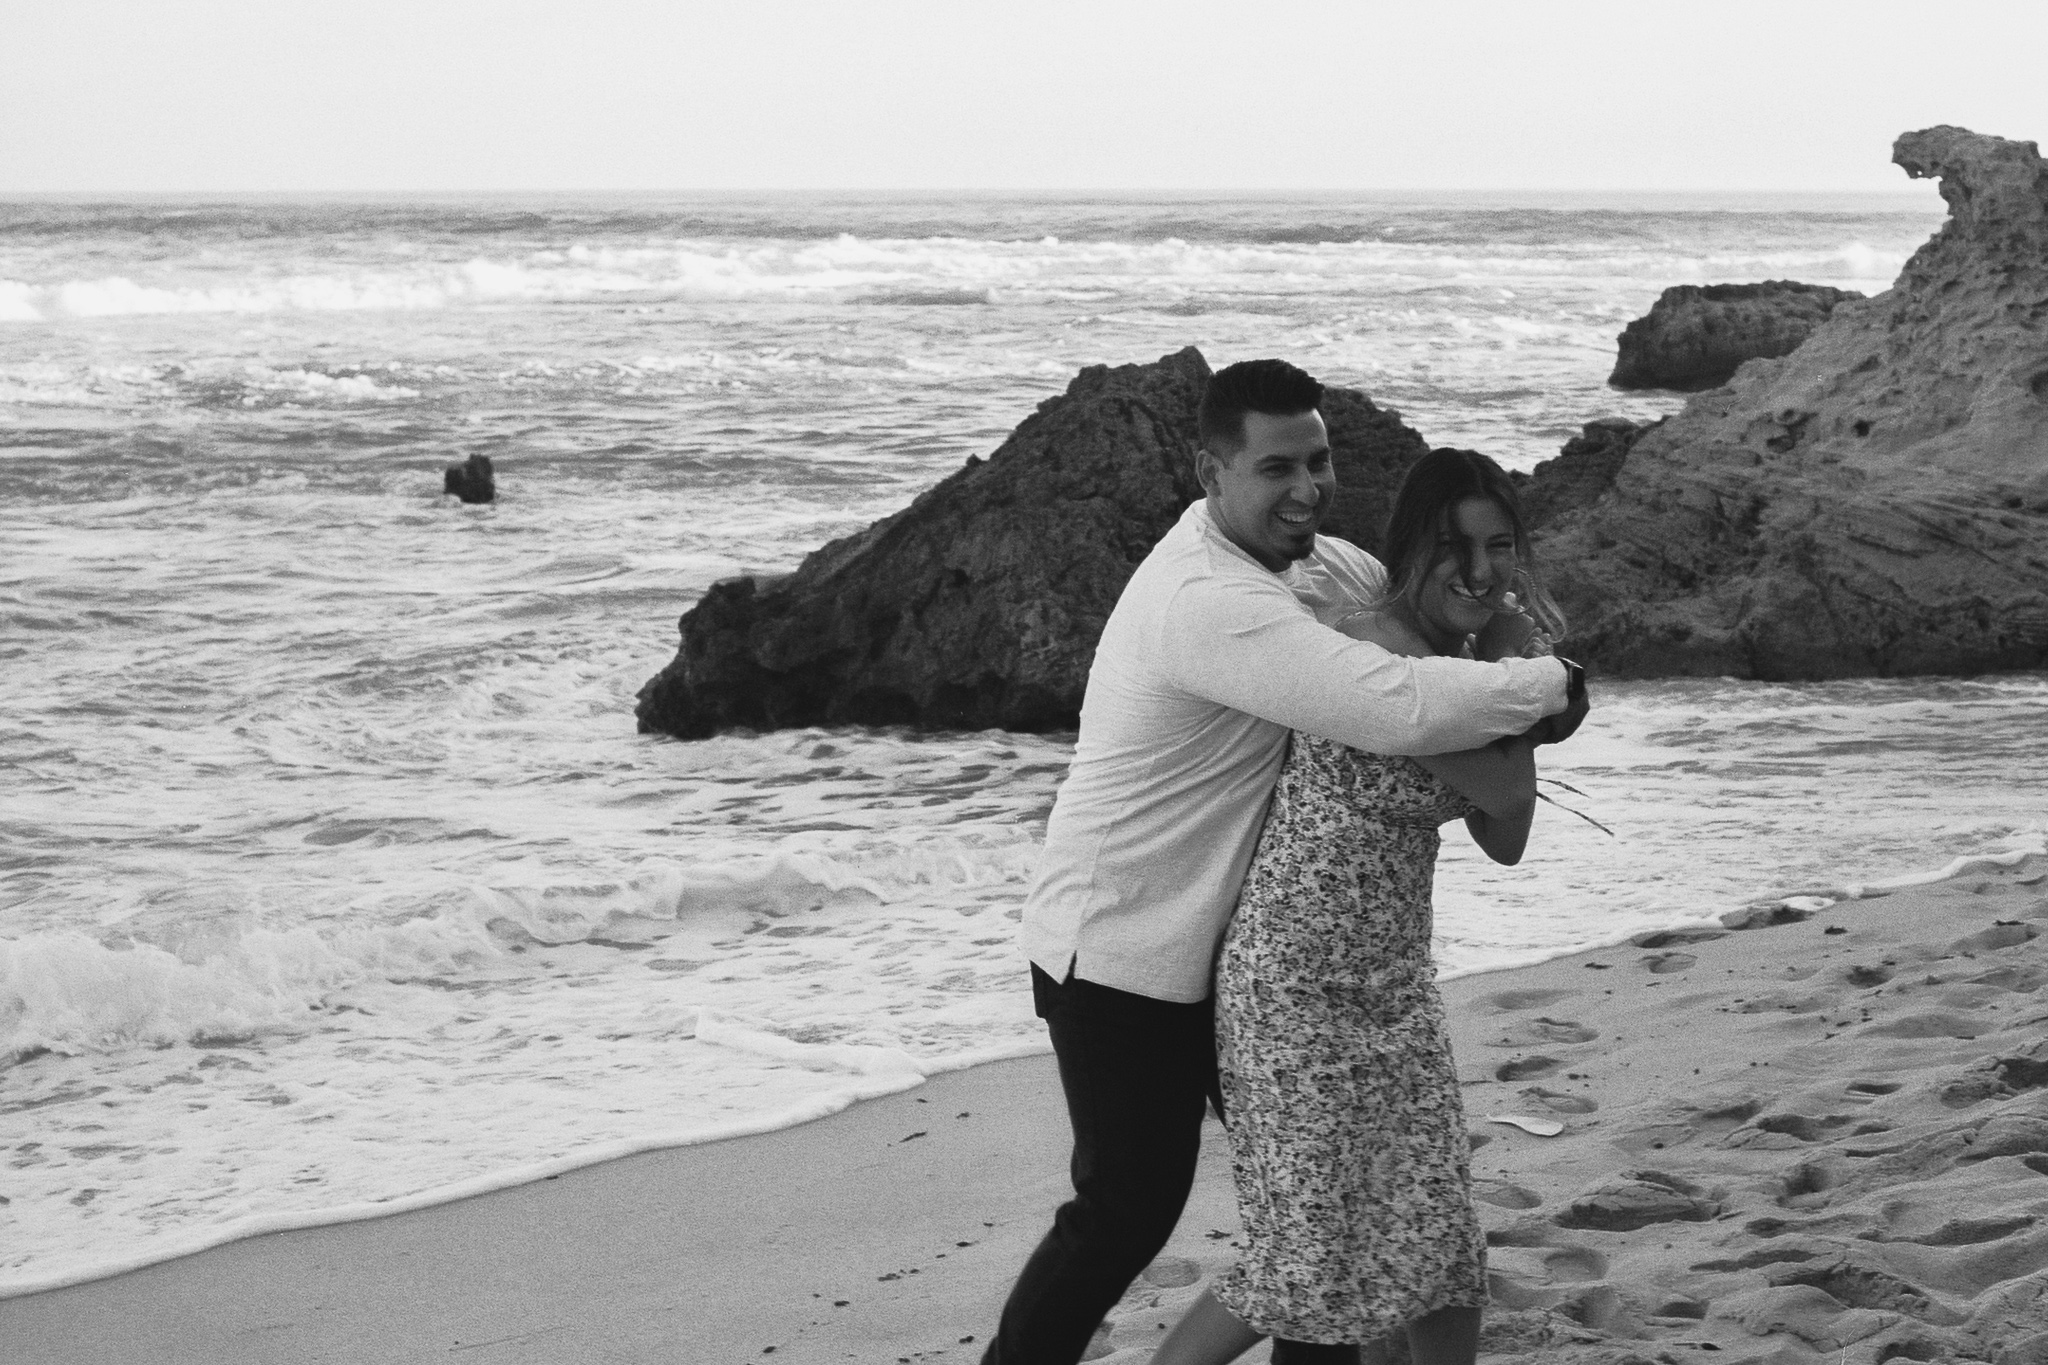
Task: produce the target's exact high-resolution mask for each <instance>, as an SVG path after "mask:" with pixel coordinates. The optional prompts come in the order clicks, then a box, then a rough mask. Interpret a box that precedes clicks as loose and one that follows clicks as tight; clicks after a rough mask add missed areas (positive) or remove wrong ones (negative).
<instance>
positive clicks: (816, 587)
mask: <svg viewBox="0 0 2048 1365" xmlns="http://www.w3.org/2000/svg"><path fill="white" fill-rule="evenodd" d="M1208 377H1209V366H1208V363H1207V362H1206V361H1205V360H1203V358H1202V355H1201V353H1200V352H1199V351H1196V350H1195V349H1194V348H1192V347H1190V348H1188V349H1186V350H1183V351H1181V352H1179V353H1178V354H1176V355H1170V356H1166V357H1163V358H1162V359H1160V360H1159V361H1157V362H1155V363H1153V364H1150V365H1123V366H1118V367H1117V368H1115V369H1111V368H1109V367H1107V366H1095V367H1092V368H1089V369H1086V370H1083V371H1082V372H1081V374H1080V375H1079V376H1078V377H1077V378H1076V379H1075V380H1074V381H1073V383H1072V384H1071V385H1069V386H1068V389H1067V391H1066V393H1065V394H1063V395H1061V396H1060V397H1058V398H1053V399H1050V400H1048V401H1047V402H1045V403H1044V404H1042V405H1041V406H1040V407H1039V409H1038V411H1037V412H1036V413H1034V414H1033V415H1032V416H1030V417H1029V418H1027V419H1025V421H1024V423H1023V424H1022V425H1020V426H1019V427H1018V428H1017V430H1016V431H1015V432H1014V433H1012V434H1011V436H1010V438H1009V439H1008V440H1007V441H1005V442H1004V443H1003V444H1002V446H1001V447H1000V448H999V449H998V450H997V451H996V452H995V453H994V454H993V455H991V456H990V457H989V458H988V459H986V460H982V459H978V458H976V459H970V460H968V462H967V465H966V467H965V468H964V469H961V470H960V471H958V472H957V473H955V474H953V475H952V476H950V477H949V478H947V479H945V480H944V481H943V482H941V483H939V484H938V485H937V486H936V487H934V488H932V489H930V490H929V491H927V492H926V493H924V494H922V495H921V496H919V497H918V498H917V500H916V501H915V502H913V503H912V504H911V505H910V506H909V507H907V508H905V509H904V510H903V511H901V512H898V513H896V514H895V515H893V516H891V517H888V518H886V519H884V520H882V521H879V522H876V523H875V524H874V525H873V526H870V527H868V528H867V529H866V530H865V531H862V532H860V533H858V534H857V535H853V536H849V537H847V538H845V539H843V540H837V541H834V542H833V543H831V544H830V545H827V546H825V547H824V548H823V549H821V550H818V551H817V552H816V553H814V554H812V555H810V556H809V557H808V558H806V559H805V560H804V562H803V563H802V565H800V566H799V567H798V568H797V570H796V572H794V573H792V574H789V575H786V576H784V577H781V578H775V579H766V580H763V579H754V578H742V579H733V580H729V581H727V582H724V583H719V584H715V585H714V586H713V587H712V588H711V590H710V591H709V592H707V593H706V594H705V595H704V597H703V599H702V600H701V601H699V602H698V603H697V605H696V606H695V607H694V608H692V609H691V610H690V611H689V612H688V613H687V614H685V615H684V617H683V618H682V622H681V631H682V646H681V648H680V649H679V650H678V651H677V653H676V657H675V659H674V661H673V662H671V663H670V664H669V666H668V667H667V668H665V669H663V670H662V671H661V672H660V673H659V674H658V675H656V676H655V677H654V678H653V679H652V680H650V681H649V682H648V683H647V685H646V686H645V687H643V688H642V689H641V691H640V702H639V707H638V712H637V714H638V716H639V723H640V728H641V730H642V731H643V732H645V731H661V732H665V733H668V734H672V735H677V736H681V737H684V738H696V737H700V736H704V735H709V734H712V733H715V732H716V731H718V730H722V729H727V728H730V727H734V726H746V727H749V728H754V729H772V728H777V727H783V726H793V725H823V724H834V723H846V722H851V723H857V724H910V725H919V726H927V727H942V728H961V729H980V728H985V727H991V726H993V727H1001V728H1004V729H1013V730H1047V729H1063V728H1070V727H1072V726H1073V725H1075V724H1076V723H1077V721H1078V718H1079V715H1080V707H1081V693H1082V690H1083V688H1084V687H1085V686H1086V684H1087V680H1088V665H1089V663H1090V661H1091V660H1092V659H1093V658H1094V655H1095V641H1096V638H1097V636H1099V635H1100V634H1101V632H1102V625H1103V622H1105V621H1106V620H1108V618H1109V612H1110V609H1111V608H1112V607H1114V606H1115V605H1116V599H1117V595H1118V594H1119V593H1120V592H1122V591H1123V586H1124V583H1125V581H1126V580H1127V579H1129V577H1130V576H1131V573H1132V571H1133V570H1135V569H1136V568H1137V566H1138V563H1139V561H1140V560H1142V559H1143V558H1144V557H1145V555H1146V553H1147V552H1148V551H1149V550H1150V549H1151V548H1152V545H1153V543H1154V542H1155V541H1157V540H1158V539H1159V537H1160V536H1161V535H1163V534H1165V532H1166V529H1167V528H1168V527H1169V526H1171V525H1172V524H1173V522H1174V519H1175V518H1176V517H1178V516H1179V515H1180V513H1181V510H1182V509H1183V508H1185V507H1186V506H1187V505H1188V504H1189V503H1190V502H1192V501H1193V500H1194V499H1196V498H1197V497H1199V496H1200V495H1201V489H1200V487H1199V486H1198V485H1197V484H1196V483H1195V478H1194V451H1195V445H1196V436H1195V409H1196V405H1197V404H1198V403H1199V402H1200V400H1201V393H1202V385H1203V384H1204V383H1205V382H1206V381H1207V379H1208ZM1323 415H1324V419H1325V421H1326V422H1327V423H1328V424H1329V428H1330V439H1331V446H1332V451H1333V455H1334V459H1335V461H1336V465H1337V475H1338V481H1339V493H1338V496H1337V500H1336V502H1335V504H1334V505H1333V506H1332V508H1331V511H1330V513H1329V514H1328V515H1327V517H1326V519H1325V522H1324V526H1325V529H1326V530H1328V531H1330V532H1332V533H1333V534H1337V535H1342V536H1344V537H1346V538H1347V539H1352V540H1357V541H1359V542H1360V543H1362V544H1367V545H1372V544H1376V543H1377V540H1378V534H1379V528H1380V526H1381V524H1382V523H1383V522H1384V521H1385V519H1386V513H1387V508H1388V506H1389V505H1390V503H1391V502H1392V499H1393V491H1394V488H1395V486H1396V485H1397V484H1398V483H1399V480H1400V476H1401V474H1402V472H1403V471H1405V470H1406V469H1407V467H1408V465H1409V464H1410V463H1411V462H1413V461H1414V459H1415V458H1416V457H1417V456H1418V455H1420V454H1422V453H1423V451H1424V450H1425V449H1426V447H1425V445H1424V443H1423V441H1422V438H1421V437H1420V436H1419V435H1417V434H1416V433H1415V432H1414V431H1413V430H1411V429H1410V428H1408V427H1407V426H1405V425H1403V424H1402V422H1401V420H1400V418H1399V416H1398V415H1396V414H1394V413H1390V412H1386V411H1383V410H1382V409H1380V408H1378V407H1376V406H1374V405H1373V403H1372V402H1371V400H1370V399H1368V398H1366V397H1365V395H1363V394H1360V393H1355V392H1351V391H1348V390H1337V389H1333V390H1331V391H1330V392H1329V395H1328V397H1327V399H1326V401H1325V403H1324V412H1323Z"/></svg>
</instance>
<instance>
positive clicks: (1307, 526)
mask: <svg viewBox="0 0 2048 1365" xmlns="http://www.w3.org/2000/svg"><path fill="white" fill-rule="evenodd" d="M1195 474H1196V477H1198V478H1199V479H1200V480H1201V482H1202V489H1203V491H1204V492H1206V493H1207V494H1208V495H1209V515H1210V516H1211V517H1213V518H1214V519H1215V521H1216V525H1217V527H1218V528H1219V529H1221V530H1222V532H1223V534H1224V535H1226V536H1228V537H1229V538H1230V543H1231V544H1233V545H1235V546H1237V548H1238V549H1240V550H1243V551H1244V552H1245V553H1246V554H1248V555H1250V556H1251V557H1252V558H1253V559H1256V560H1258V561H1259V563H1261V564H1263V565H1265V566H1266V567H1267V568H1269V569H1271V570H1273V571H1274V572H1276V573H1277V572H1279V571H1280V570H1281V569H1284V568H1286V567H1287V566H1288V565H1289V564H1290V563H1292V562H1293V561H1294V560H1297V559H1305V558H1307V557H1308V555H1309V554H1310V553H1311V552H1312V551H1313V550H1314V549H1315V547H1316V527H1318V526H1319V525H1321V524H1322V520H1323V513H1324V512H1326V511H1328V510H1329V507H1330V499H1331V497H1332V496H1333V495H1334V494H1335V493H1336V491H1337V473H1336V471H1335V470H1334V469H1332V468H1331V466H1330V433H1329V431H1328V430H1327V429H1326V428H1325V427H1324V426H1323V415H1322V414H1321V413H1319V412H1314V411H1310V412H1297V413H1292V414H1290V415H1288V416H1285V417H1275V416H1272V415H1271V414H1269V413H1263V412H1252V413H1247V414H1245V419H1244V448H1243V449H1241V450H1239V451H1238V452H1237V453H1236V454H1235V455H1234V456H1232V457H1230V458H1229V459H1227V460H1226V459H1225V458H1224V457H1223V456H1222V455H1221V454H1220V453H1217V452H1214V451H1209V450H1204V451H1203V452H1202V453H1201V455H1200V456H1199V457H1198V458H1197V459H1196V462H1195Z"/></svg>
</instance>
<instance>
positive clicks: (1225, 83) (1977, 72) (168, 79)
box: [0, 0, 2048, 193]
mask: <svg viewBox="0 0 2048 1365" xmlns="http://www.w3.org/2000/svg"><path fill="white" fill-rule="evenodd" d="M2044 51H2048V0H1947V2H1946V3H1941V4H1928V3H1925V0H1920V2H1919V3H1913V4H1905V3H1900V2H1899V0H1863V2H1862V3H1846V2H1840V0H1717V2H1716V3H1711V4H1701V3H1685V4H1679V3H1672V2H1671V0H1629V2H1628V3H1609V2H1608V0H1555V2H1554V3H1546V2H1545V0H1520V3H1505V2H1500V3H1496V0H1409V2H1408V3H1402V4H1383V3H1376V2H1375V0H1235V2H1234V3H1228V4H1223V3H1212V2H1211V0H1157V2H1156V3H1155V2H1154V0H1088V2H1086V3H1082V2H1081V0H1073V2H1070V0H935V2H934V0H904V2H898V0H836V2H833V0H718V2H717V3H704V2H703V0H661V2H660V3H655V2H653V0H647V2H643V0H578V2H577V3H568V2H567V0H318V2H317V3H308V2H305V0H0V193H6V192H10V191H118V190H128V191H178V190H204V191H235V190H341V191H346V190H488V189H515V190H516V189H651V190H658V189H676V190H689V189H710V188H877V189H898V188H908V187H931V188H966V187H987V188H1092V189H1101V188H1128V189H1157V188H1174V187H1181V188H1192V189H1207V188H1252V189H1313V188H1329V189H1354V188H1425V189H1442V188H1497V189H1530V188H1545V189H1568V188H1587V189H1663V190H1671V189H1680V190H1682V189H1803V190H1900V189H1904V188H1906V187H1907V184H1908V182H1907V181H1906V179H1905V177H1904V175H1903V174H1902V173H1901V172H1899V171H1898V170H1896V169H1895V168H1893V167H1892V166H1891V165H1890V164H1889V157H1890V147H1891V140H1892V138H1893V137H1895V136H1896V135H1897V134H1899V133H1900V132H1903V131H1905V130H1907V129H1910V128H1919V127H1924V126H1927V125H1929V124H1934V123H1959V124H1962V125H1964V126H1966V127H1970V128H1974V129H1976V130H1977V131H1979V132H1985V133H1997V134H2000V135H2002V136H2005V137H2013V138H2025V139H2041V138H2044V137H2048V71H2044V68H2043V65H2042V56H2043V53H2044Z"/></svg>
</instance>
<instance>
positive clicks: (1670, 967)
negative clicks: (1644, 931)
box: [1642, 953, 1699, 976]
mask: <svg viewBox="0 0 2048 1365" xmlns="http://www.w3.org/2000/svg"><path fill="white" fill-rule="evenodd" d="M1698 962H1699V959H1698V958H1696V957H1694V956H1693V955H1692V954H1691V953H1650V954H1648V955H1646V956H1645V957H1644V958H1643V959H1642V963H1643V965H1644V966H1645V967H1648V968H1649V969H1650V972H1651V973H1652V974H1653V975H1655V976H1669V975H1670V974H1671V973H1673V972H1682V971H1684V970H1685V969H1686V968H1687V967H1691V966H1694V965H1695V964H1697V963H1698Z"/></svg>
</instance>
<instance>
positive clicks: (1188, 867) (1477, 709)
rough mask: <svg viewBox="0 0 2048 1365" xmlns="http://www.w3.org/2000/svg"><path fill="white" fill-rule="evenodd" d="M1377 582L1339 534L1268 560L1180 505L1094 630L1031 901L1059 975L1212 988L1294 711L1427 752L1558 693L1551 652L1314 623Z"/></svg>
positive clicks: (1341, 610)
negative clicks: (1390, 640)
mask: <svg viewBox="0 0 2048 1365" xmlns="http://www.w3.org/2000/svg"><path fill="white" fill-rule="evenodd" d="M1385 584H1386V570H1385V569H1383V568H1382V567H1381V566H1380V564H1379V562H1378V561H1377V560H1375V559H1374V558H1373V557H1372V556H1371V555H1368V554H1366V553H1365V552H1364V551H1363V550H1361V549H1359V548H1358V547H1357V546H1355V545H1352V544H1350V543H1349V542H1348V541H1342V540H1338V539H1335V538H1334V537H1330V536H1320V537H1318V538H1317V540H1316V547H1315V552H1314V553H1313V554H1311V555H1310V556H1309V557H1308V558H1307V559H1304V560H1300V561H1297V562H1296V563H1293V564H1291V565H1289V566H1288V567H1287V568H1286V569H1285V570H1283V571H1281V572H1279V573H1275V572H1273V571H1272V570H1270V569H1267V568H1265V567H1263V566H1262V565H1260V564H1259V562H1258V561H1257V560H1255V559H1253V558H1252V557H1251V556H1250V555H1248V554H1246V553H1245V552H1244V551H1243V550H1240V549H1239V548H1237V546H1235V545H1233V544H1232V543H1231V542H1230V541H1229V539H1228V538H1227V537H1225V536H1224V534H1223V532H1222V531H1221V530H1220V529H1219V528H1218V527H1217V526H1216V524H1215V522H1214V521H1213V520H1212V519H1211V518H1210V515H1209V509H1208V504H1207V502H1197V503H1195V504H1194V505H1193V506H1191V507H1189V508H1188V509H1187V511H1186V512H1185V513H1183V514H1182V516H1181V519H1180V521H1179V522H1178V523H1176V524H1175V525H1174V527H1173V528H1172V529H1171V530H1169V531H1168V532H1167V533H1166V535H1165V536H1164V537H1162V538H1161V539H1160V541H1159V543H1158V544H1157V545H1155V546H1154V547H1153V549H1152V553H1151V554H1149V555H1148V556H1146V558H1145V562H1144V563H1142V564H1140V565H1139V566H1138V571H1137V572H1136V573H1135V574H1133V575H1132V576H1131V580H1130V582H1129V583H1128V584H1126V585H1125V587H1124V591H1123V596H1122V597H1120V598H1119V599H1118V600H1117V604H1116V609H1115V610H1114V611H1113V612H1111V613H1110V617H1109V622H1108V624H1107V625H1106V626H1104V627H1103V631H1102V640H1101V642H1100V643H1099V644H1098V645H1097V646H1096V650H1095V662H1094V665H1093V666H1092V667H1091V668H1090V670H1089V673H1088V690H1087V692H1086V694H1085V695H1084V697H1083V699H1082V702H1081V734H1080V739H1079V742H1078V743H1077V745H1076V746H1075V750H1074V761H1073V766H1072V767H1071V768H1070V769H1069V771H1068V774H1067V780H1066V783H1065V785H1063V786H1062V787H1061V788H1060V791H1059V796H1058V798H1057V800H1055V802H1054V803H1053V810H1052V819H1051V821H1050V823H1049V824H1048V826H1047V828H1046V834H1045V850H1044V852H1043V854H1042V856H1041V860H1040V863H1039V868H1038V878H1037V881H1036V883H1035V884H1034V885H1033V887H1032V890H1031V894H1030V896H1029V897H1028V898H1027V899H1026V901H1025V903H1024V935H1023V937H1024V950H1025V952H1026V954H1027V955H1028V956H1029V957H1030V958H1031V960H1032V961H1033V962H1034V963H1036V964H1037V965H1038V966H1039V967H1041V968H1043V969H1044V970H1045V971H1046V972H1047V973H1049V974H1050V975H1051V976H1052V977H1053V979H1054V980H1056V981H1057V980H1064V979H1065V978H1066V976H1067V974H1068V972H1069V970H1070V969H1071V971H1072V972H1073V974H1074V975H1076V976H1078V977H1080V978H1082V979H1083V980H1087V981H1093V982H1096V983H1098V984H1100V985H1104V986H1113V987H1115V988H1116V989H1118V990H1124V991H1131V992H1134V993H1136V994H1138V995H1145V996H1150V997H1152V998H1154V999H1159V1000H1170V1001H1181V1002H1195V1001H1200V1000H1203V999H1206V998H1207V997H1208V994H1209V978H1210V970H1211V966H1212V963H1213V961H1214V959H1215V955H1216V947H1217V944H1218V943H1219V942H1221V940H1222V937H1223V930H1224V928H1225V926H1226V925H1227V924H1228V923H1229V921H1230V915H1231V912H1232V910H1233V909H1234V908H1235V907H1236V904H1237V893H1238V888H1239V887H1240V885H1241V884H1242V883H1243V881H1244V874H1245V869H1246V867H1247V866H1249V864H1250V862H1251V856H1252V850H1253V848H1254V846H1255V845H1256V844H1257V842H1258V837H1259V829H1260V826H1261V825H1262V824H1263V823H1264V821H1265V815H1266V804H1267V801H1268V800H1269V799H1270V797H1271V796H1272V791H1273V783H1274V781H1275V780H1276V779H1277V778H1278V776H1279V772H1280V764H1281V760H1282V759H1283V757H1284V756H1285V754H1286V751H1287V735H1288V732H1289V731H1290V730H1305V731H1307V732H1309V733H1310V734H1314V735H1321V736H1323V737H1324V738H1327V739H1334V740H1337V741H1339V742H1341V743H1344V744H1349V745H1351V746H1353V747H1354V748H1359V749H1366V750H1370V751H1371V752H1374V753H1381V754H1437V753H1450V752H1454V751H1456V750H1460V749H1471V748H1476V747H1478V746H1479V745H1481V744H1484V743H1486V742H1488V741H1489V740H1493V739H1497V738H1499V737H1500V736H1502V735H1507V734H1519V733H1520V732H1521V731H1523V730H1526V729H1528V728H1529V727H1530V726H1531V725H1533V724H1535V723H1536V722H1537V721H1538V720H1539V719H1541V718H1542V717H1544V716H1546V715H1549V714H1551V713H1553V712H1556V711H1560V710H1563V709H1564V706H1565V694H1564V693H1565V671H1564V667H1563V665H1562V664H1559V663H1558V662H1557V661H1556V660H1554V659H1506V660H1502V661H1501V662H1499V663H1474V662H1473V661H1471V660H1469V659H1444V658H1424V659H1411V658H1404V657H1402V656H1399V655H1395V654H1390V653H1388V652H1387V651H1386V650H1384V649H1382V648H1380V647H1379V646H1378V645H1375V644H1370V643H1367V642H1365V641H1362V640H1353V639H1351V638H1349V637H1348V636H1345V635H1342V634H1339V633H1338V632H1337V631H1336V630H1334V629H1332V628H1331V627H1330V626H1329V625H1328V624H1325V623H1326V622H1331V621H1334V620H1335V619H1336V618H1338V617H1339V616H1342V615H1344V614H1346V613H1349V612H1352V611H1355V610H1357V609H1358V608H1359V607H1360V606H1361V605H1364V604H1366V603H1369V602H1371V601H1374V600H1375V599H1377V598H1378V596H1379V595H1380V593H1381V591H1382V590H1383V588H1384V586H1385Z"/></svg>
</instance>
